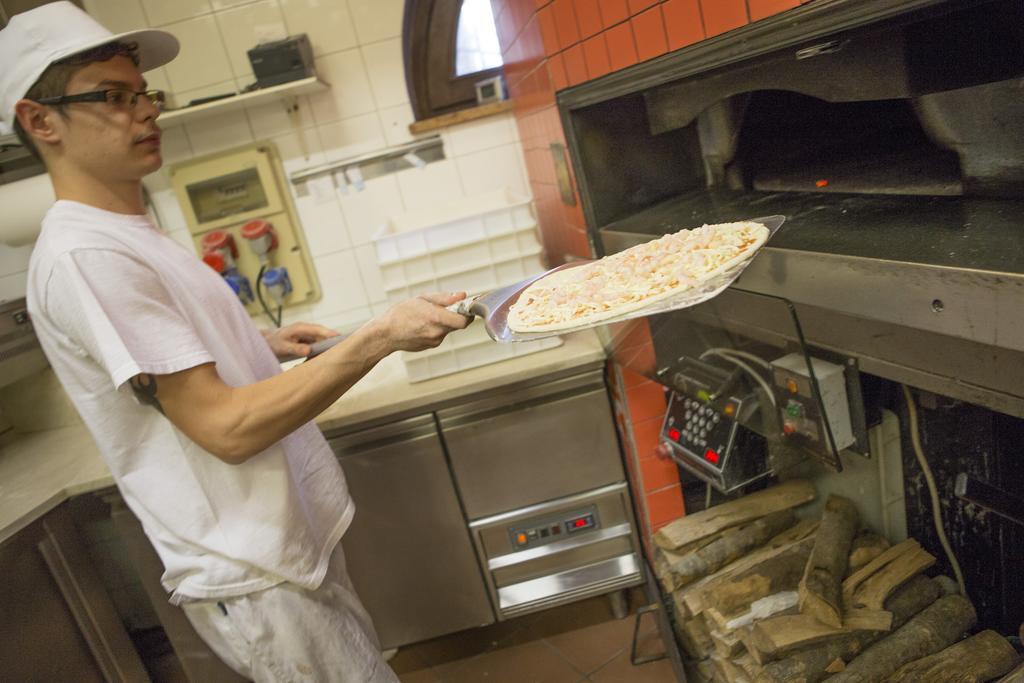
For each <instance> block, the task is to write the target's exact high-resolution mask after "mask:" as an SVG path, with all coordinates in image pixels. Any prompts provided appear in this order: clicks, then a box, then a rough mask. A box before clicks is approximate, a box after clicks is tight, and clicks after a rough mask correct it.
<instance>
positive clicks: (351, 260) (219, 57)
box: [0, 0, 529, 327]
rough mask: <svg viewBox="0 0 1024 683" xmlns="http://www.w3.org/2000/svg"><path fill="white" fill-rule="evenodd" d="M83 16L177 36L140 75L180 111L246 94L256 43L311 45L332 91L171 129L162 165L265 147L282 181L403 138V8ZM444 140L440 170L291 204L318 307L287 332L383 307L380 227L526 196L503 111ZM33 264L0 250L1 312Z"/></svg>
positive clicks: (150, 182) (192, 8)
mask: <svg viewBox="0 0 1024 683" xmlns="http://www.w3.org/2000/svg"><path fill="white" fill-rule="evenodd" d="M85 6H86V9H87V10H88V11H89V12H90V13H91V14H93V16H95V17H97V18H98V19H99V21H100V22H102V23H104V24H105V25H107V26H108V28H110V29H111V30H112V31H126V30H130V29H133V28H138V27H140V26H145V25H148V26H152V27H160V28H162V29H165V30H167V31H170V32H172V33H173V34H174V35H176V36H177V37H178V39H179V40H180V41H181V43H182V52H181V54H180V55H179V56H178V58H177V59H176V60H175V61H174V62H172V63H171V64H169V65H168V66H166V67H163V68H161V69H158V70H155V71H152V72H149V73H147V74H146V78H147V80H148V81H149V83H150V84H151V87H155V88H162V89H165V90H167V91H169V92H170V93H172V94H173V96H174V99H175V100H176V101H177V102H178V103H183V102H187V101H189V100H191V99H193V98H196V97H202V96H205V95H212V94H218V93H222V92H230V91H234V90H236V89H238V88H242V87H244V86H246V85H248V84H249V83H251V82H252V80H253V76H252V72H251V69H250V68H249V62H248V58H247V56H246V51H247V50H248V49H249V48H251V47H253V46H254V45H255V44H256V42H257V41H259V40H272V39H277V38H282V37H284V36H287V35H292V34H295V33H302V32H305V33H307V34H309V37H310V40H311V42H312V45H313V51H314V54H315V56H316V68H317V72H318V74H319V75H320V76H321V78H323V80H325V81H327V82H328V83H330V84H331V88H330V89H329V90H326V91H324V92H320V93H316V94H315V95H312V96H308V97H302V98H300V100H299V110H298V111H297V112H296V113H295V114H294V115H289V114H287V113H286V112H285V108H284V105H283V104H282V103H270V104H265V105H261V106H259V107H253V108H250V109H248V110H246V112H245V114H244V115H241V116H240V115H238V114H237V113H231V114H226V115H223V116H219V117H214V118H209V119H203V120H202V121H201V122H196V123H191V124H187V125H186V126H184V127H183V128H180V127H179V128H173V129H169V130H167V131H166V134H165V136H164V140H163V148H164V159H165V164H167V165H169V164H173V163H176V162H179V161H183V160H185V159H188V158H191V157H192V156H196V155H202V154H208V153H211V152H216V151H219V150H224V149H228V148H231V147H234V146H237V145H242V144H246V143H249V142H251V141H253V140H266V139H269V140H272V141H273V142H274V143H275V145H276V146H277V148H278V151H279V152H280V154H281V156H282V158H283V160H284V166H285V171H286V173H290V172H293V171H296V170H300V169H303V168H307V167H309V166H313V165H316V164H319V163H323V162H324V161H327V160H335V159H343V158H346V157H350V156H353V155H357V154H363V153H366V152H373V151H376V150H380V149H383V148H385V147H388V146H393V145H398V144H401V143H403V142H408V141H409V140H410V139H411V135H410V134H409V130H408V126H409V123H410V122H411V121H412V109H411V107H410V106H409V96H408V93H407V90H406V84H405V76H404V72H403V66H402V46H401V32H402V10H403V7H404V2H403V0H330V1H325V0H255V1H253V0H175V2H167V1H166V0H85ZM442 136H443V138H444V141H445V154H446V155H447V157H448V158H447V159H446V160H444V161H442V162H438V163H434V164H430V165H428V166H427V167H426V168H425V169H423V170H415V169H410V170H407V171H402V172H399V173H396V174H393V175H389V176H384V177H381V178H376V179H374V180H371V181H369V182H367V183H366V188H365V189H364V190H363V191H362V192H358V193H357V192H355V191H354V190H353V189H350V190H349V193H348V194H341V193H340V192H338V193H333V194H331V195H329V196H326V197H318V196H314V195H313V193H310V195H309V196H305V197H296V198H295V203H296V207H297V209H298V212H299V219H300V221H301V222H302V225H303V228H304V230H305V233H306V236H307V239H308V242H309V246H310V250H311V252H312V255H313V259H314V264H315V267H316V270H317V275H318V277H319V279H320V283H321V286H322V289H323V292H324V296H323V299H322V300H321V301H319V302H317V303H314V304H311V305H308V306H302V307H296V308H293V309H290V310H289V311H286V316H285V321H286V322H289V321H294V320H297V319H307V320H316V321H319V322H323V323H325V324H329V325H333V326H340V327H348V326H353V325H355V324H356V323H359V322H362V321H363V320H365V319H367V318H369V317H370V316H371V315H373V314H374V313H376V312H380V311H382V310H383V309H384V308H385V306H384V299H385V297H384V294H383V292H382V290H381V284H380V274H379V272H378V271H377V268H376V265H375V262H374V259H373V250H372V248H370V244H371V237H372V235H373V234H374V232H375V231H376V230H377V228H378V227H379V226H380V225H381V224H382V223H383V222H384V221H385V220H386V219H387V218H388V217H389V216H391V215H395V214H399V213H404V212H406V211H413V210H417V209H420V208H424V207H427V206H430V205H431V204H434V203H440V202H450V201H455V200H458V199H459V198H461V197H464V196H468V195H472V194H475V193H480V192H486V191H489V190H491V189H494V188H497V187H502V186H508V187H509V188H510V189H511V190H512V191H513V192H516V193H517V194H521V195H526V194H527V193H528V187H529V186H528V185H527V180H526V173H525V170H524V164H523V156H522V150H521V147H520V145H519V137H518V131H517V127H516V125H515V119H514V117H513V115H512V114H511V113H509V114H505V115H503V116H500V117H493V118H489V119H484V120H481V121H477V122H470V123H467V124H462V125H460V126H456V127H452V128H449V129H446V130H444V131H442ZM146 185H147V188H148V189H149V191H150V194H151V196H152V198H153V201H154V204H155V205H156V208H157V213H158V214H159V217H160V220H161V222H162V224H163V225H164V227H165V229H166V230H167V231H168V233H170V234H171V235H172V236H173V237H174V238H175V239H178V240H180V241H181V242H183V243H185V244H189V245H191V241H190V239H189V235H188V232H187V230H186V229H185V222H184V217H183V216H182V214H181V211H180V209H179V207H178V206H177V202H176V200H175V198H174V196H173V192H172V190H171V189H170V186H169V184H168V182H167V178H166V175H165V172H161V173H158V174H154V175H153V176H150V177H149V178H147V180H146ZM29 253H30V249H29V248H23V249H10V248H7V247H4V246H2V245H0V300H2V299H6V298H13V297H17V296H23V294H24V285H25V270H26V268H27V264H28V254H29ZM260 322H261V323H265V321H260Z"/></svg>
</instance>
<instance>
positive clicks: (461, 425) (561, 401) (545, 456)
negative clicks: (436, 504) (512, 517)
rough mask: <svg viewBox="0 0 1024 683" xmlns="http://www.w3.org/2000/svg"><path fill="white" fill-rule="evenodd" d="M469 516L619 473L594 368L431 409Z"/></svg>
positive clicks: (593, 484) (613, 478)
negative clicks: (467, 405)
mask: <svg viewBox="0 0 1024 683" xmlns="http://www.w3.org/2000/svg"><path fill="white" fill-rule="evenodd" d="M438 418H439V419H440V422H441V429H442V433H443V435H444V439H445V444H446V445H447V447H448V454H449V457H450V459H451V466H452V471H453V472H454V474H455V481H456V484H457V486H458V488H459V493H460V494H461V496H462V501H463V505H464V506H465V509H466V514H467V516H468V517H469V518H470V519H478V518H480V517H485V516H488V515H493V514H497V513H499V512H505V511H507V510H512V509H515V508H520V507H523V506H525V505H531V504H534V503H539V502H543V501H546V500H552V499H554V498H560V497H562V496H566V495H570V494H572V493H576V492H579V491H585V490H589V489H595V488H598V487H600V486H604V485H606V484H611V483H614V482H617V481H622V480H623V478H624V475H623V470H622V461H621V458H620V455H619V443H618V437H617V436H616V433H615V426H614V425H615V423H614V419H613V417H612V412H611V406H610V405H609V402H608V394H607V391H606V390H605V387H604V383H603V380H602V375H601V373H600V372H597V373H587V374H586V375H582V376H577V377H572V378H569V379H567V380H560V381H558V382H552V383H550V384H548V385H545V386H543V387H540V388H535V389H534V390H532V391H530V392H520V393H519V394H515V395H511V396H509V395H505V396H499V397H495V398H493V399H489V400H488V401H487V402H486V403H483V404H477V405H476V406H474V407H473V409H467V408H454V409H451V410H448V411H442V412H440V413H438Z"/></svg>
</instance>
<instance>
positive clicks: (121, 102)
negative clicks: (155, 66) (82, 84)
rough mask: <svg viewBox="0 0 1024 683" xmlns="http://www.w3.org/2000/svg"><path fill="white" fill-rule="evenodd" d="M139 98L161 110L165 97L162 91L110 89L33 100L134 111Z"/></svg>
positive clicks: (52, 103)
mask: <svg viewBox="0 0 1024 683" xmlns="http://www.w3.org/2000/svg"><path fill="white" fill-rule="evenodd" d="M140 97H145V98H147V99H148V100H149V101H150V102H152V103H153V106H155V107H156V108H157V109H160V110H163V108H164V103H165V102H166V101H167V96H166V95H165V94H164V91H163V90H140V91H138V92H136V91H134V90H128V89H127V88H111V89H109V90H93V91H92V92H83V93H77V94H74V95H61V96H60V97H41V98H39V99H38V100H33V101H34V102H37V103H39V104H49V105H60V104H72V103H74V102H106V103H107V104H109V105H111V106H114V107H117V108H119V109H128V110H131V109H134V108H135V105H136V103H137V102H138V101H139V98H140Z"/></svg>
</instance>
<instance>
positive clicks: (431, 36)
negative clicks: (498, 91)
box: [402, 0, 502, 121]
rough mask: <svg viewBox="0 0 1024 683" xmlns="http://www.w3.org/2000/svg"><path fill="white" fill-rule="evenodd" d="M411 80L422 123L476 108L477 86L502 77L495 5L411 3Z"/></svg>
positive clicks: (485, 1) (439, 0)
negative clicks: (498, 76) (493, 11)
mask: <svg viewBox="0 0 1024 683" xmlns="http://www.w3.org/2000/svg"><path fill="white" fill-rule="evenodd" d="M402 39H403V48H404V58H405V76H406V82H407V84H408V88H409V99H410V101H411V102H412V108H413V113H414V114H415V116H416V120H417V121H421V120H423V119H428V118H431V117H434V116H439V115H441V114H447V113H450V112H453V111H458V110H459V109H466V108H469V107H473V106H475V105H476V84H477V83H478V82H479V81H482V80H485V79H487V78H491V77H493V76H497V75H500V74H501V73H502V60H501V49H500V47H499V45H498V34H497V31H496V29H495V26H494V16H493V15H492V14H491V5H490V0H406V3H405V23H404V27H403V37H402Z"/></svg>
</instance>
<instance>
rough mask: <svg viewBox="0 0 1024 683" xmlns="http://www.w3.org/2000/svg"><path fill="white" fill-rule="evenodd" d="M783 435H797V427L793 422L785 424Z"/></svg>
mask: <svg viewBox="0 0 1024 683" xmlns="http://www.w3.org/2000/svg"><path fill="white" fill-rule="evenodd" d="M782 433H783V434H785V435H786V436H789V435H791V434H796V425H795V424H793V423H792V422H787V423H785V424H784V425H782Z"/></svg>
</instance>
